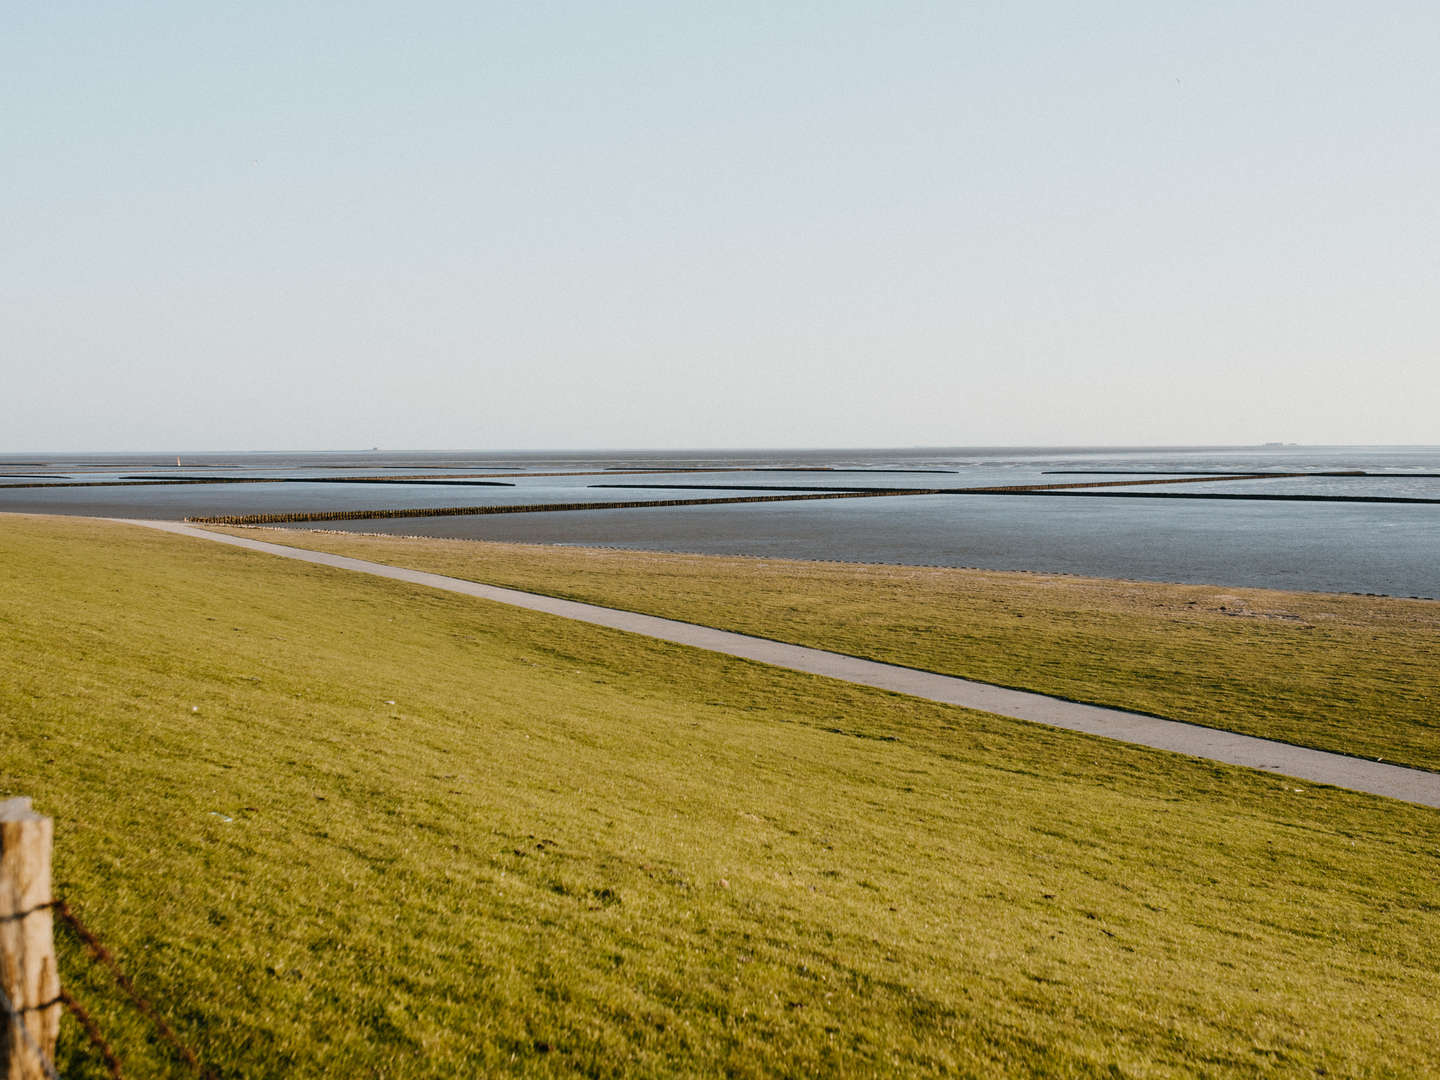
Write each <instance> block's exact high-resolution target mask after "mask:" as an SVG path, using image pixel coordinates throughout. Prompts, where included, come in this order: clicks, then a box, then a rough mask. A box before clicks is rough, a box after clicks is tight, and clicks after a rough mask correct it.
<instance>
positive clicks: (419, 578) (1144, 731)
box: [111, 518, 1440, 809]
mask: <svg viewBox="0 0 1440 1080" xmlns="http://www.w3.org/2000/svg"><path fill="white" fill-rule="evenodd" d="M111 520H114V521H121V522H123V523H124V524H128V525H143V526H145V527H146V528H150V529H160V530H162V531H164V532H171V533H178V534H180V535H181V536H191V537H196V538H198V539H202V540H212V541H215V542H217V543H221V544H232V545H234V546H235V547H241V548H247V549H249V550H251V551H263V552H265V553H267V554H270V555H281V556H284V557H285V558H287V559H299V560H301V561H302V562H309V563H319V564H320V565H322V566H333V567H337V568H339V569H341V570H354V571H357V572H359V573H362V574H374V575H376V576H377V577H385V578H393V579H395V580H396V581H407V582H410V583H411V584H414V585H424V586H427V587H428V588H432V589H443V590H444V591H446V592H454V593H463V594H464V595H466V596H477V597H480V598H481V599H483V600H493V601H495V602H497V603H501V604H511V605H513V606H515V607H522V608H528V609H530V610H531V611H543V612H545V613H546V614H549V615H559V616H560V617H562V618H566V619H575V620H577V621H579V622H586V623H593V624H595V625H596V626H608V627H611V628H613V629H616V630H624V631H627V632H629V633H632V634H643V635H645V636H646V637H652V638H658V639H660V640H661V641H672V642H676V643H677V644H681V645H692V646H694V647H695V648H697V649H708V650H709V651H711V652H718V653H724V654H726V655H727V656H738V657H742V658H744V659H746V660H756V661H759V662H760V663H762V664H772V665H774V666H775V667H781V668H789V669H791V670H792V671H806V672H809V673H810V674H812V675H824V676H827V677H829V678H832V679H843V680H844V681H846V682H852V683H858V684H860V685H861V686H873V687H877V688H878V689H881V690H893V691H894V692H896V693H899V694H909V695H912V696H914V697H919V698H925V699H927V700H929V701H939V702H944V703H945V704H947V705H963V706H964V707H965V708H967V709H979V710H981V711H982V712H988V713H996V714H998V715H1000V716H1008V717H1013V718H1014V719H1017V720H1028V721H1030V722H1031V723H1036V724H1047V725H1049V726H1050V727H1057V728H1066V729H1068V730H1070V731H1083V732H1087V733H1088V734H1091V735H1100V736H1103V737H1104V738H1107V739H1118V740H1120V741H1121V742H1128V743H1137V744H1139V745H1141V746H1150V747H1154V748H1156V749H1159V750H1172V751H1174V752H1176V753H1180V754H1189V755H1190V756H1191V757H1198V758H1206V759H1208V760H1210V761H1223V762H1225V763H1227V764H1230V765H1244V766H1247V767H1249V768H1252V769H1261V770H1263V771H1265V772H1272V773H1280V774H1283V775H1285V776H1291V777H1295V778H1297V779H1302V780H1308V781H1311V782H1312V783H1318V784H1333V785H1335V786H1336V787H1343V788H1350V789H1352V790H1354V791H1366V792H1369V793H1371V794H1373V795H1384V796H1387V797H1389V798H1392V799H1401V800H1404V801H1405V802H1412V803H1420V804H1421V805H1423V806H1433V807H1436V808H1437V809H1440V773H1431V772H1426V771H1424V770H1422V769H1407V768H1404V767H1402V766H1399V765H1386V764H1383V763H1381V762H1377V761H1369V760H1367V759H1364V758H1354V757H1346V756H1345V755H1343V754H1327V753H1325V752H1324V751H1323V750H1310V749H1307V748H1306V747H1302V746H1291V745H1290V744H1288V743H1280V742H1271V741H1270V740H1269V739H1256V738H1253V737H1251V736H1249V735H1237V734H1235V733H1234V732H1229V731H1220V730H1217V729H1215V728H1207V727H1200V726H1199V725H1196V724H1186V723H1181V722H1180V721H1177V720H1162V719H1160V718H1159V717H1154V716H1143V715H1141V714H1139V713H1132V712H1126V711H1124V710H1123V709H1106V708H1101V707H1099V706H1096V705H1082V704H1079V703H1077V702H1073V701H1064V700H1062V699H1060V698H1053V697H1046V696H1045V695H1044V694H1031V693H1026V692H1025V691H1023V690H1007V689H1005V688H1003V687H999V686H991V685H989V684H988V683H979V682H971V681H970V680H968V679H959V678H956V677H954V676H952V675H936V674H934V673H932V672H928V671H917V670H915V669H914V668H906V667H898V666H896V665H894V664H881V663H877V662H876V661H873V660H861V659H858V658H856V657H853V656H844V655H842V654H840V653H832V652H825V651H824V650H823V649H810V648H806V647H805V646H803V645H787V644H784V643H783V642H779V641H770V640H768V639H766V638H757V637H750V636H748V635H746V634H737V633H733V632H731V631H728V630H715V629H712V628H710V627H708V626H697V625H695V624H694V623H686V622H679V621H677V620H674V619H661V618H657V617H656V616H654V615H638V614H636V613H635V612H632V611H618V610H616V609H615V608H607V607H599V606H597V605H595V604H582V603H579V602H577V601H574V600H560V599H557V598H556V597H553V596H541V595H539V594H537V593H528V592H521V591H519V590H517V589H502V588H499V587H497V586H494V585H481V584H479V583H477V582H474V581H465V580H464V579H462V578H453V577H445V576H443V575H441V574H428V573H425V572H424V571H423V570H407V569H404V568H403V567H398V566H386V565H385V564H384V563H374V562H367V561H366V560H364V559H351V558H347V557H346V556H344V555H331V554H329V553H327V552H323V551H306V550H304V549H302V548H293V547H285V546H284V545H282V544H269V543H266V542H264V541H262V540H250V539H247V538H244V537H238V536H229V535H226V534H224V533H213V532H207V531H206V530H204V529H197V528H195V527H194V526H191V525H182V524H180V523H179V522H175V521H139V520H131V519H121V518H112V519H111Z"/></svg>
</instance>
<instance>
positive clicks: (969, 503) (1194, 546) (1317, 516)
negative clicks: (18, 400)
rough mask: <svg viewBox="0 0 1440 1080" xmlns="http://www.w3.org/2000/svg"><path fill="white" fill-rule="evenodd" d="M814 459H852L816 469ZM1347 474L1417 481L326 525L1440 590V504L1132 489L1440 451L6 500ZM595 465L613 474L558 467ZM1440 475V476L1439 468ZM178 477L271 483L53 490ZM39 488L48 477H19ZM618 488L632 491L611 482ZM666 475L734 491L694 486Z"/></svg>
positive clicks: (107, 470)
mask: <svg viewBox="0 0 1440 1080" xmlns="http://www.w3.org/2000/svg"><path fill="white" fill-rule="evenodd" d="M653 469H666V470H676V471H666V472H663V473H658V474H655V473H650V474H641V475H635V474H633V473H631V474H629V475H626V472H627V471H630V470H653ZM814 469H825V470H832V471H824V472H815V471H807V470H814ZM719 470H724V471H719ZM732 470H739V471H732ZM788 470H794V471H788ZM833 470H845V471H833ZM1340 470H1365V471H1370V472H1383V473H1391V474H1401V475H1398V476H1385V477H1355V476H1343V477H1328V476H1318V475H1309V476H1304V477H1299V478H1274V479H1265V480H1240V479H1226V480H1212V481H1204V482H1200V483H1166V484H1163V485H1157V486H1155V487H1153V488H1152V487H1148V486H1147V487H1140V488H1134V487H1127V488H1120V489H1109V490H1110V492H1111V494H1109V495H1107V494H1106V493H1105V492H1106V489H1102V488H1095V489H1091V490H1092V492H1093V493H1094V494H1095V495H1096V496H1098V497H1083V496H1066V495H1060V496H1046V497H1013V496H988V495H943V494H942V495H918V494H917V495H914V496H900V497H894V498H883V499H855V500H848V499H846V500H826V501H821V502H789V503H787V502H780V503H762V504H750V505H730V506H699V507H654V508H634V509H615V510H584V511H566V512H558V513H525V514H504V515H488V516H450V517H426V518H402V519H375V518H371V519H362V520H355V521H345V522H330V523H325V524H323V525H321V526H313V527H323V528H342V529H347V530H352V531H359V532H388V533H403V534H410V535H425V536H446V537H466V538H473V539H495V540H514V541H525V542H535V543H558V544H584V545H600V546H614V547H625V548H636V549H649V550H658V551H691V552H704V553H715V554H737V555H755V556H764V557H770V558H794V559H831V560H840V561H848V562H886V563H907V564H918V565H937V566H975V567H984V568H988V569H1002V570H1036V571H1051V572H1065V573H1075V574H1091V575H1098V576H1103V577H1122V578H1138V579H1145V580H1157V581H1185V582H1205V583H1213V584H1220V585H1248V586H1262V587H1271V588H1288V589H1311V590H1319V591H1332V592H1363V593H1386V594H1391V595H1397V596H1423V597H1431V598H1434V597H1440V504H1431V505H1425V504H1396V503H1357V502H1347V503H1322V502H1230V501H1220V500H1204V501H1192V500H1188V499H1137V498H1128V497H1124V496H1123V495H1120V493H1121V492H1144V491H1150V490H1153V491H1169V492H1174V493H1187V492H1188V493H1192V494H1200V493H1225V492H1235V493H1247V492H1248V493H1257V494H1258V493H1264V494H1277V495H1279V494H1288V495H1301V494H1306V495H1342V496H1371V497H1373V496H1384V497H1403V498H1422V499H1440V448H1435V447H1430V448H1425V447H1419V448H1404V447H1261V448H1247V449H1224V450H1217V449H1214V448H1193V449H1191V448H1182V449H1177V448H1165V449H1155V450H1133V449H1125V450H1094V449H1088V450H1081V449H1066V448H1033V449H1015V448H1006V449H988V448H942V449H905V450H831V451H745V452H675V453H669V452H665V453H662V452H614V453H611V452H597V453H573V452H571V453H473V452H458V451H457V452H447V453H426V454H389V453H379V452H370V453H356V454H196V455H182V456H181V461H180V464H179V465H178V466H177V465H176V461H175V457H174V455H173V454H172V455H158V454H156V455H148V454H131V455H84V456H79V455H23V454H12V455H4V456H3V460H0V474H3V475H0V511H7V510H9V511H21V512H38V513H69V514H87V515H97V516H123V517H149V518H182V517H186V516H204V515H212V514H248V513H263V512H273V511H287V510H360V509H390V508H411V507H457V506H480V505H518V504H525V505H530V504H544V503H557V502H614V501H620V500H623V501H636V500H652V501H653V500H662V499H675V498H705V497H707V496H725V495H746V494H764V492H763V491H751V490H749V489H751V488H755V487H764V488H773V489H775V490H776V492H781V491H785V490H794V489H796V488H835V489H842V488H871V487H892V488H941V489H949V488H964V487H978V486H998V485H1019V484H1046V483H1077V484H1091V483H1095V484H1098V483H1104V482H1108V481H1116V480H1128V479H1136V478H1144V477H1145V476H1149V475H1156V474H1159V475H1163V474H1167V473H1168V474H1173V475H1174V479H1175V480H1180V479H1182V477H1183V475H1187V474H1191V473H1204V472H1211V471H1213V472H1262V473H1274V472H1300V473H1309V474H1316V473H1322V472H1333V471H1340ZM581 471H583V472H595V473H600V474H601V475H584V476H543V475H539V474H541V473H546V472H581ZM462 473H487V474H490V473H498V474H502V475H500V476H498V477H495V479H499V480H503V481H505V482H507V483H509V484H512V485H513V486H508V487H486V486H474V485H467V484H463V483H460V482H457V481H456V480H451V481H450V482H448V483H447V482H446V477H447V476H448V477H456V476H457V474H462ZM1424 473H1431V474H1437V475H1435V476H1423V475H1420V474H1424ZM1125 474H1135V475H1125ZM416 475H419V476H423V477H424V479H420V480H414V481H407V482H405V483H402V484H385V485H372V484H349V483H347V484H334V483H304V482H300V483H295V482H284V481H287V480H294V479H303V478H314V479H317V480H319V479H334V478H340V477H350V478H358V477H365V476H416ZM165 476H172V477H173V476H187V477H188V476H198V477H207V478H216V479H220V478H224V477H237V476H247V477H256V478H266V479H267V480H269V481H271V482H267V483H256V484H236V485H227V484H219V483H206V484H194V485H184V486H172V485H160V484H154V483H149V482H146V483H142V484H139V485H135V486H126V487H56V486H53V485H56V484H62V483H74V482H87V481H107V480H108V481H113V480H118V479H129V478H132V477H165ZM35 482H39V483H44V484H45V485H46V486H45V487H30V488H5V487H3V485H7V484H18V483H35ZM602 484H603V485H621V484H623V485H627V486H625V487H597V486H596V485H602ZM629 485H637V486H629ZM661 485H686V486H696V487H703V488H706V489H714V490H675V489H673V488H671V487H666V486H661ZM1112 496H1115V497H1112ZM0 527H3V520H0ZM296 527H298V528H305V527H312V526H306V525H298V526H296Z"/></svg>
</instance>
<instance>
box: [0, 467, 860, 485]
mask: <svg viewBox="0 0 1440 1080" xmlns="http://www.w3.org/2000/svg"><path fill="white" fill-rule="evenodd" d="M366 467H368V466H358V465H357V466H354V468H366ZM674 471H676V470H674V469H586V470H584V471H581V472H531V473H527V472H516V471H514V470H511V471H510V472H503V473H457V474H455V475H452V476H433V475H424V476H421V475H405V476H174V475H171V474H161V475H160V476H153V477H152V476H125V477H122V478H120V479H119V480H61V481H59V482H55V481H49V482H46V481H41V482H38V483H37V482H31V483H25V484H0V490H8V489H11V488H71V487H137V486H142V485H143V486H146V487H160V486H161V485H163V484H408V483H419V482H424V483H426V484H429V485H430V486H432V487H434V486H444V485H446V484H457V483H458V482H460V481H469V480H480V479H485V478H490V477H507V476H517V475H518V476H522V477H526V478H529V477H532V476H649V475H651V474H654V473H668V472H674ZM696 471H703V472H754V471H756V470H753V469H746V468H742V467H739V466H736V467H733V468H732V467H729V466H727V467H724V468H714V469H704V470H696ZM776 471H784V472H789V471H806V472H829V471H831V470H828V469H821V468H816V469H807V470H776ZM857 471H860V470H857ZM15 475H17V476H20V475H23V476H26V477H43V476H44V475H45V474H44V473H23V474H21V473H17V474H15ZM461 486H463V485H461ZM473 486H477V487H479V486H482V485H478V484H477V485H473ZM488 486H490V487H514V486H515V485H514V484H512V483H506V482H501V483H496V484H491V485H488Z"/></svg>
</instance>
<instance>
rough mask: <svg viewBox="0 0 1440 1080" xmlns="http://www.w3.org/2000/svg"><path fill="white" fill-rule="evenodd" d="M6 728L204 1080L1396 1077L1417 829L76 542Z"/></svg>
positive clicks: (1412, 1009)
mask: <svg viewBox="0 0 1440 1080" xmlns="http://www.w3.org/2000/svg"><path fill="white" fill-rule="evenodd" d="M745 565H746V568H747V570H749V569H751V568H752V567H753V565H754V564H752V563H746V564H745ZM717 572H718V571H717ZM677 587H678V586H677ZM1018 604H1019V601H1018V600H1017V606H1018ZM1020 613H1022V614H1025V615H1026V617H1027V618H1032V617H1034V618H1038V617H1040V615H1041V611H1039V610H1022V611H1021V612H1020ZM1223 625H1233V626H1243V625H1246V624H1243V623H1240V622H1238V621H1237V622H1235V623H1225V624H1223ZM0 713H3V726H0V796H3V795H8V794H28V795H32V796H34V798H35V800H36V803H37V808H38V809H41V810H42V811H43V812H45V813H48V814H50V815H52V816H54V817H55V819H56V821H57V829H56V834H57V841H56V842H57V850H56V873H57V891H59V892H60V893H62V894H63V895H65V896H66V897H68V898H69V899H70V901H71V903H72V904H73V905H74V906H75V907H76V908H77V909H78V910H79V911H80V912H81V914H82V915H83V916H84V917H85V918H86V919H87V920H88V921H89V922H90V923H91V924H92V925H93V926H94V927H95V928H96V930H97V931H98V932H99V933H100V934H101V935H102V936H103V937H104V938H105V939H106V940H107V941H108V942H109V943H111V945H112V946H113V948H114V949H115V951H116V953H117V954H118V956H119V957H120V959H121V961H122V962H123V963H124V964H125V965H126V966H127V967H128V968H129V969H130V970H132V971H133V972H134V974H135V976H136V980H137V982H138V984H139V986H140V987H141V989H142V990H143V991H144V992H146V993H147V994H149V995H150V996H152V997H153V998H154V999H155V1000H156V1001H157V1002H159V1003H160V1005H161V1008H162V1010H163V1011H164V1012H165V1014H166V1015H167V1016H168V1017H169V1018H170V1019H171V1021H172V1022H173V1023H174V1025H175V1026H176V1027H177V1029H178V1030H179V1032H180V1033H181V1035H182V1037H183V1038H184V1039H185V1040H186V1041H187V1042H189V1043H191V1044H193V1045H194V1046H195V1047H196V1048H197V1049H198V1050H199V1052H200V1054H201V1056H202V1057H203V1058H204V1060H205V1061H206V1062H207V1063H209V1064H211V1065H212V1066H213V1067H214V1068H215V1069H216V1071H217V1072H218V1073H220V1075H222V1076H225V1077H272V1076H273V1077H282V1076H283V1077H314V1076H334V1077H366V1076H375V1077H457V1076H480V1075H522V1076H553V1075H581V1076H595V1077H607V1076H654V1075H686V1076H692V1075H715V1076H736V1077H752V1076H754V1077H758V1076H813V1075H836V1076H892V1075H919V1076H923V1075H935V1076H940V1075H973V1076H995V1077H1000V1076H1025V1075H1034V1076H1071V1077H1114V1076H1131V1077H1182V1076H1183V1077H1190V1076H1244V1077H1250V1076H1254V1077H1272V1076H1307V1077H1310V1076H1316V1075H1329V1076H1375V1077H1381V1076H1385V1077H1413V1076H1421V1075H1427V1074H1429V1075H1433V1074H1434V1038H1433V1033H1434V1031H1435V1030H1437V1028H1440V884H1437V882H1440V815H1437V814H1436V813H1435V812H1434V811H1431V810H1426V809H1423V808H1419V807H1414V806H1409V805H1406V804H1401V803H1396V802H1390V801H1387V800H1383V799H1379V798H1375V797H1370V796H1364V795H1358V794H1352V793H1346V792H1340V791H1336V790H1332V789H1324V788H1314V787H1311V786H1309V785H1302V784H1296V783H1294V782H1288V781H1286V780H1284V779H1283V778H1278V777H1273V776H1267V775H1262V774H1259V773H1253V772H1248V771H1245V770H1240V769H1235V768H1230V767H1225V766H1218V765H1210V764H1206V763H1200V762H1195V761H1191V760H1189V759H1184V758H1179V757H1175V756H1171V755H1165V754H1161V753H1158V752H1152V751H1146V750H1142V749H1137V748H1132V747H1126V746H1123V745H1120V744H1115V743H1109V742H1106V741H1103V740H1099V739H1093V738H1088V737H1085V736H1080V735H1075V734H1070V733H1065V732H1059V731H1052V730H1048V729H1044V728H1039V727H1033V726H1029V725H1025V724H1021V723H1018V722H1011V721H1006V720H1003V719H1000V718H996V717H990V716H986V715H983V714H979V713H974V712H969V711H966V710H962V709H957V708H951V707H946V706H940V705H931V704H927V703H924V702H920V701H916V700H913V699H908V698H903V697H899V696H897V695H892V694H886V693H883V692H879V691H872V690H866V689H863V688H857V687H850V686H846V685H843V684H836V683H832V682H829V681H826V680H823V679H819V678H816V677H811V676H806V675H801V674H796V673H787V672H782V671H778V670H774V669H768V668H764V667H761V666H758V665H754V664H749V663H745V662H742V661H738V660H729V659H726V658H724V657H719V656H715V655H711V654H705V653H701V652H697V651H693V650H687V649H684V648H681V647H678V646H670V645H664V644H661V643H657V642H652V641H648V640H645V639H641V638H636V637H629V636H626V635H623V634H620V633H617V632H612V631H607V630H603V629H599V628H594V627H587V626H583V625H578V624H572V623H567V622H564V621H561V620H557V619H554V618H550V617H547V616H542V615H538V614H534V613H528V612H524V611H519V610H516V609H512V608H506V607H502V606H498V605H490V604H486V603H483V602H480V601H475V600H471V599H467V598H464V597H458V596H453V595H447V594H441V593H437V592H430V591H427V590H424V589H419V588H415V587H411V586H406V585H402V584H400V583H397V582H390V581H383V580H379V579H374V578H368V577H364V576H361V575H355V574H348V573H346V572H344V571H338V570H329V569H326V568H321V567H312V566H305V565H302V564H297V563H294V562H291V561H287V560H281V559H274V558H268V557H266V556H263V555H258V554H254V553H248V552H243V551H237V550H233V549H228V548H223V547H220V546H219V545H215V544H210V543H205V542H200V541H190V540H187V539H184V538H179V537H173V536H168V535H162V534H157V533H153V532H149V531H147V530H143V529H139V528H130V527H125V526H119V525H113V524H105V523H100V522H94V521H86V520H81V519H46V518H23V517H3V518H0ZM62 940H63V938H62ZM62 976H63V977H64V978H65V979H66V981H67V983H68V984H69V985H70V987H71V988H72V989H73V990H74V992H75V993H76V994H77V996H79V997H80V998H81V999H82V1000H83V1001H85V1002H86V1003H87V1004H88V1005H90V1006H91V1007H92V1008H93V1010H94V1011H95V1013H96V1014H97V1016H98V1018H99V1020H100V1022H101V1024H102V1025H103V1026H104V1027H105V1029H106V1031H107V1032H109V1033H110V1034H111V1035H112V1037H113V1039H114V1041H115V1043H116V1045H117V1047H118V1049H119V1050H120V1052H121V1053H122V1055H123V1056H124V1057H125V1058H126V1060H127V1062H129V1063H130V1068H129V1070H128V1072H129V1075H131V1076H150V1075H158V1076H164V1075H176V1076H179V1075H185V1070H184V1068H183V1067H181V1066H173V1067H172V1065H171V1064H170V1063H169V1060H168V1059H167V1058H166V1057H165V1055H164V1054H163V1053H162V1052H161V1051H160V1050H159V1049H157V1048H156V1047H155V1046H153V1045H151V1044H150V1042H149V1041H148V1040H147V1036H146V1028H145V1026H144V1025H143V1023H141V1022H139V1021H138V1020H135V1019H134V1018H132V1017H131V1016H130V1015H129V1014H128V1013H126V1012H125V1011H124V1010H123V1009H122V1008H121V1007H120V1006H119V1005H118V1004H117V1003H116V1001H115V999H114V996H113V995H112V994H111V993H110V992H108V991H107V990H106V989H105V987H104V984H103V981H102V980H100V979H99V978H98V977H96V976H95V975H94V974H93V971H92V969H90V968H89V967H88V966H87V965H85V964H84V962H83V958H82V956H81V955H80V954H79V952H78V951H77V950H76V949H74V948H73V946H71V945H69V944H68V943H67V944H66V945H65V951H64V953H63V955H62ZM61 1065H62V1071H63V1072H64V1075H66V1076H67V1077H68V1076H76V1077H86V1076H99V1075H103V1073H102V1071H101V1069H100V1067H99V1065H98V1063H96V1062H94V1061H93V1059H92V1058H91V1057H90V1056H89V1055H88V1053H87V1051H86V1049H85V1046H84V1044H83V1042H82V1041H81V1039H80V1038H79V1037H78V1035H77V1032H76V1031H75V1029H74V1028H73V1025H72V1024H71V1023H70V1022H69V1021H67V1023H66V1028H65V1030H64V1032H63V1035H62V1052H61Z"/></svg>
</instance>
